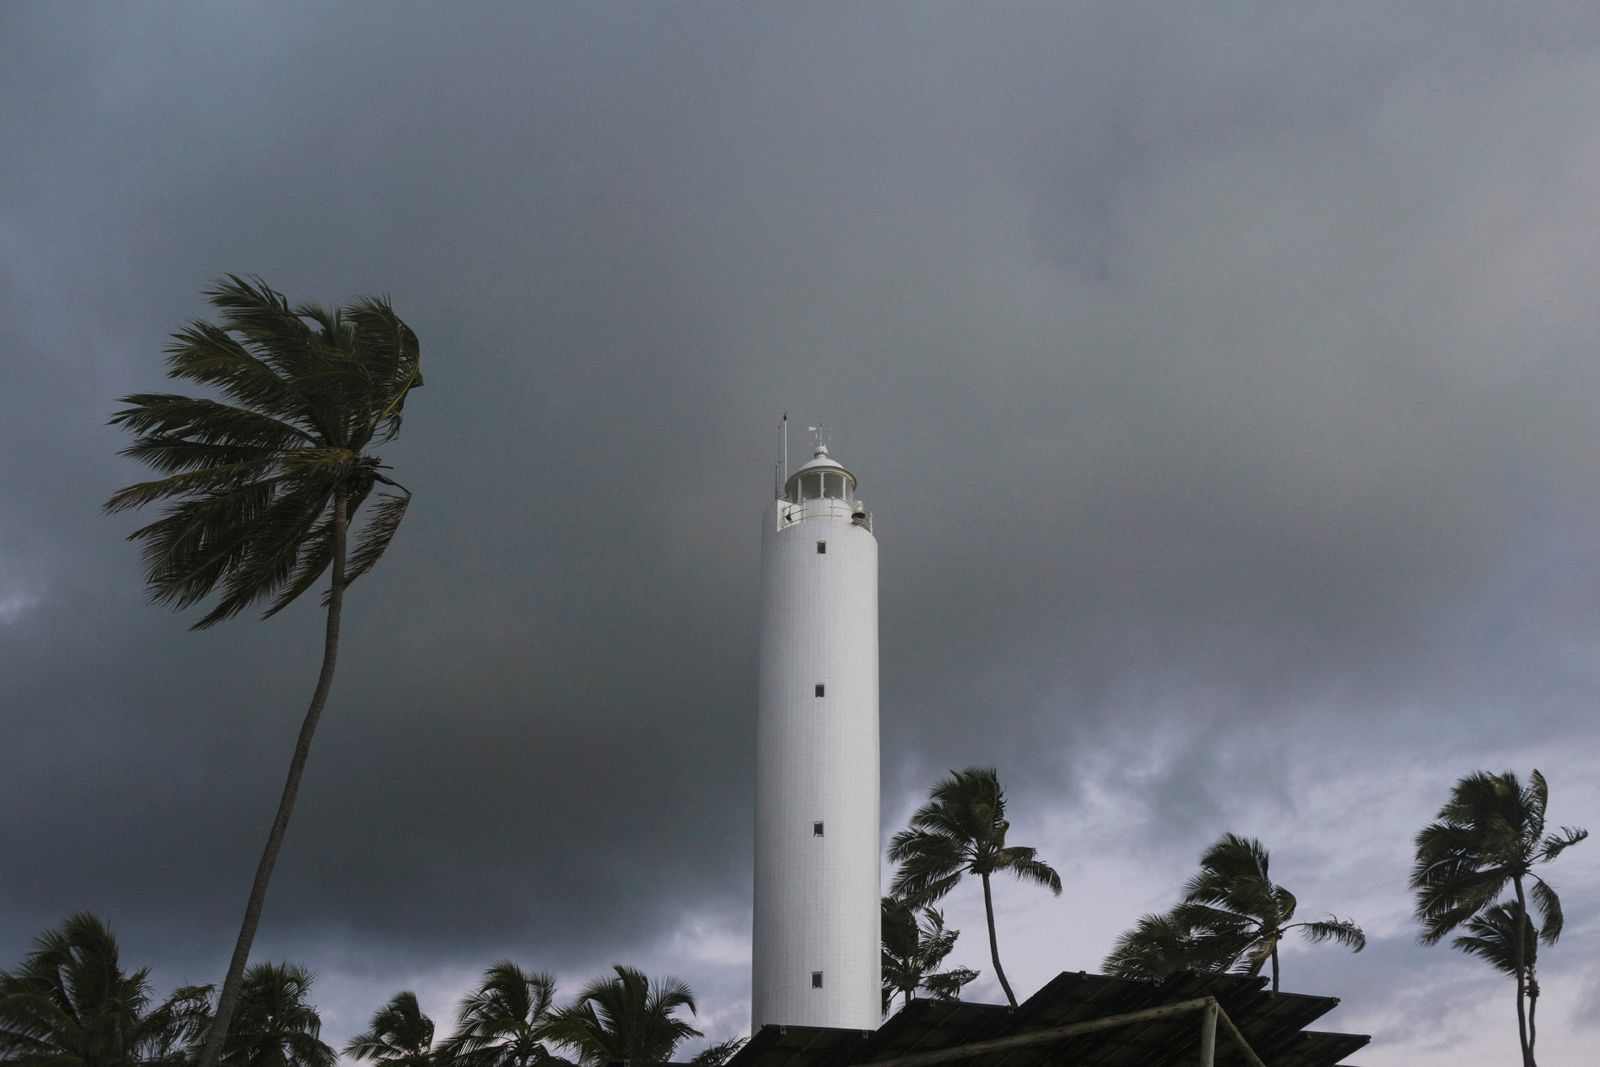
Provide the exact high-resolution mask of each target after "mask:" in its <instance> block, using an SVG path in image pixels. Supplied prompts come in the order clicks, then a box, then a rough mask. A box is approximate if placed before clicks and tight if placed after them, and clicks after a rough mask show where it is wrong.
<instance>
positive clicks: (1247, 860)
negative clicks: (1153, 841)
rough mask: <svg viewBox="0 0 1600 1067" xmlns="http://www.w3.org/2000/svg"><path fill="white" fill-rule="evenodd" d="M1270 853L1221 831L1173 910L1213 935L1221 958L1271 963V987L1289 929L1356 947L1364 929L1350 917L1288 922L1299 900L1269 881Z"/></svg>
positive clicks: (1254, 967)
mask: <svg viewBox="0 0 1600 1067" xmlns="http://www.w3.org/2000/svg"><path fill="white" fill-rule="evenodd" d="M1270 864H1271V857H1270V856H1269V855H1268V854H1267V850H1266V849H1265V848H1264V847H1262V844H1261V842H1260V841H1257V840H1256V839H1255V838H1253V837H1240V836H1238V835H1237V834H1223V835H1222V837H1221V838H1220V839H1219V840H1218V841H1217V842H1216V844H1214V845H1212V846H1211V847H1210V848H1208V849H1206V851H1205V854H1204V855H1202V856H1201V857H1200V873H1199V874H1196V875H1195V876H1194V877H1193V878H1191V879H1189V882H1188V884H1187V885H1185V886H1184V893H1183V901H1182V903H1180V904H1179V905H1178V906H1177V908H1175V909H1174V911H1173V914H1174V915H1175V916H1176V917H1177V918H1178V919H1179V920H1180V921H1181V922H1184V923H1187V924H1189V926H1190V927H1191V929H1193V930H1195V931H1197V932H1198V933H1200V934H1201V935H1202V936H1204V937H1207V938H1213V939H1215V941H1214V946H1215V948H1216V950H1217V952H1218V955H1219V957H1220V958H1223V959H1226V960H1227V961H1228V963H1227V964H1224V966H1227V965H1229V964H1234V963H1237V964H1238V965H1239V966H1240V968H1241V969H1242V970H1243V971H1244V972H1245V973H1246V974H1250V975H1256V974H1260V973H1261V968H1262V967H1263V966H1264V965H1265V964H1266V963H1267V962H1268V961H1270V962H1271V964H1272V991H1273V992H1274V993H1276V992H1277V991H1278V946H1279V944H1280V943H1281V942H1282V941H1283V938H1284V935H1285V934H1287V933H1288V932H1289V931H1290V930H1299V931H1300V933H1301V935H1302V936H1304V937H1305V939H1306V940H1307V941H1310V942H1312V943H1313V944H1316V943H1319V942H1322V941H1337V942H1339V944H1341V945H1347V946H1349V947H1350V948H1351V950H1353V951H1355V952H1360V951H1361V950H1362V949H1363V948H1366V946H1367V935H1366V934H1364V933H1363V932H1362V931H1361V927H1359V926H1357V925H1356V924H1355V923H1354V922H1351V921H1350V920H1348V919H1340V918H1338V917H1337V916H1331V915H1330V916H1329V917H1328V918H1327V920H1325V921H1317V922H1291V921H1290V920H1291V919H1293V918H1294V913H1295V908H1296V907H1297V906H1298V901H1296V900H1295V897H1294V894H1293V893H1291V892H1289V890H1287V889H1285V888H1284V887H1283V886H1281V885H1278V884H1276V883H1274V882H1273V881H1272V878H1271V876H1270V874H1269V870H1268V868H1269V867H1270Z"/></svg>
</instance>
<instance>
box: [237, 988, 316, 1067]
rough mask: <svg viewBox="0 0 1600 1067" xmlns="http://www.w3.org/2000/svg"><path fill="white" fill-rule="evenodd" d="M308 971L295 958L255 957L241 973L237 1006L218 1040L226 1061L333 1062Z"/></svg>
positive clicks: (265, 1065)
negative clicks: (263, 959) (284, 960)
mask: <svg viewBox="0 0 1600 1067" xmlns="http://www.w3.org/2000/svg"><path fill="white" fill-rule="evenodd" d="M312 977H313V976H312V974H311V972H310V971H308V970H306V969H305V968H304V967H301V966H299V965H297V964H293V963H257V964H255V965H254V966H252V967H251V968H250V969H249V970H248V971H246V972H245V975H244V985H243V986H241V987H240V990H239V1008H238V1010H237V1011H236V1012H234V1017H233V1025H232V1026H231V1027H230V1028H229V1030H228V1038H227V1040H226V1041H225V1042H224V1043H223V1046H222V1063H223V1064H224V1067H333V1064H334V1061H335V1060H336V1059H337V1058H338V1057H337V1056H336V1055H335V1054H334V1051H333V1049H331V1048H329V1047H328V1046H327V1045H325V1044H323V1043H322V1040H321V1034H322V1016H321V1015H320V1014H318V1012H317V1009H316V1006H315V1005H314V1004H312V1003H311V1001H310V999H309V997H310V994H311V981H312Z"/></svg>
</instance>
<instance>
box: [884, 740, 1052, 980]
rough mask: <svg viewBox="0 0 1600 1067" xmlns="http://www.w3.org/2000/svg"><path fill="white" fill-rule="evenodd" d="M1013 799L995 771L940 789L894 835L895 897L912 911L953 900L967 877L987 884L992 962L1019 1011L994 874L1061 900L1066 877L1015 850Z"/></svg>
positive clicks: (983, 770)
mask: <svg viewBox="0 0 1600 1067" xmlns="http://www.w3.org/2000/svg"><path fill="white" fill-rule="evenodd" d="M1010 828H1011V824H1010V823H1009V822H1008V821H1007V820H1006V796H1005V791H1004V790H1002V789H1001V788H1000V776H999V774H998V773H996V771H995V770H994V768H992V767H973V768H969V769H967V770H964V771H954V772H952V773H951V775H950V777H948V778H945V779H943V780H941V781H940V782H939V783H938V784H937V785H935V786H934V787H933V792H932V794H931V795H930V797H929V799H928V803H926V804H924V805H923V806H922V807H920V808H918V809H917V810H916V812H914V813H913V814H912V816H911V825H910V826H908V827H907V828H906V829H904V830H901V831H900V832H899V833H897V834H895V835H894V838H893V839H892V840H891V841H890V843H889V858H890V859H892V860H894V861H895V863H897V864H898V865H899V866H898V868H897V869H896V870H895V874H894V880H893V882H891V883H890V892H891V893H892V894H893V895H894V896H896V897H899V898H900V899H902V900H905V901H907V902H909V903H912V904H919V905H928V904H932V903H934V902H935V901H937V900H939V899H941V898H942V897H944V896H945V895H946V894H948V893H949V892H950V891H951V890H952V889H954V888H955V887H956V885H957V884H958V883H959V882H960V881H961V878H962V876H963V875H966V874H975V875H977V876H978V878H979V880H980V881H981V882H982V883H983V904H984V912H985V915H986V917H987V919H988V923H989V958H990V959H991V960H992V961H993V963H994V973H995V977H996V978H997V979H999V981H1000V988H1001V989H1002V990H1004V992H1005V995H1006V1000H1008V1001H1009V1002H1010V1003H1011V1006H1012V1007H1016V1006H1017V998H1016V994H1014V993H1013V992H1012V991H1011V983H1010V982H1008V981H1007V980H1006V972H1005V969H1004V968H1003V967H1001V966H1000V947H999V944H998V940H997V938H996V936H995V927H994V900H993V895H992V891H991V889H990V886H989V878H990V875H992V874H996V873H999V872H1005V873H1008V874H1011V875H1013V876H1015V877H1016V878H1019V879H1021V880H1022V881H1025V882H1033V883H1035V884H1038V885H1042V886H1044V887H1045V888H1047V889H1049V890H1050V891H1051V892H1052V893H1054V894H1055V895H1056V896H1060V895H1061V876H1060V875H1058V874H1056V872H1055V870H1054V869H1053V868H1052V867H1051V866H1050V865H1049V864H1048V863H1045V862H1044V861H1043V860H1041V859H1039V858H1038V853H1037V850H1036V849H1033V848H1029V847H1027V846H1025V845H1008V844H1007V843H1006V832H1007V831H1008V830H1009V829H1010Z"/></svg>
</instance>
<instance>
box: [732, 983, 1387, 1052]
mask: <svg viewBox="0 0 1600 1067" xmlns="http://www.w3.org/2000/svg"><path fill="white" fill-rule="evenodd" d="M1265 986H1266V979H1265V978H1250V977H1246V976H1243V975H1233V974H1204V975H1200V974H1191V973H1182V974H1177V975H1173V976H1172V977H1171V978H1168V979H1166V980H1164V981H1160V982H1156V981H1149V980H1145V979H1134V978H1112V977H1108V976H1106V975H1098V974H1085V973H1083V972H1077V973H1069V972H1063V973H1062V974H1060V975H1057V976H1056V978H1055V979H1054V980H1053V981H1051V982H1050V983H1049V984H1048V985H1046V986H1045V987H1044V988H1043V989H1041V990H1039V991H1038V992H1037V993H1035V994H1034V995H1033V996H1031V997H1029V998H1028V999H1027V1000H1026V1001H1024V1002H1023V1003H1022V1004H1020V1005H1019V1006H1018V1007H1017V1009H1016V1011H1014V1012H1013V1011H1011V1010H1010V1009H1008V1008H1007V1007H1005V1006H1004V1005H1001V1004H974V1003H968V1002H965V1001H938V1000H913V1001H912V1002H911V1003H910V1004H909V1005H908V1006H906V1007H905V1008H904V1009H902V1010H901V1011H900V1012H898V1013H897V1014H895V1015H894V1016H893V1017H891V1018H890V1019H889V1020H888V1021H887V1022H885V1023H884V1024H883V1025H882V1026H881V1027H879V1028H878V1029H877V1030H876V1031H872V1030H834V1029H828V1028H823V1027H812V1026H763V1027H762V1028H761V1030H760V1031H759V1032H758V1033H756V1034H755V1035H754V1036H753V1037H752V1038H751V1039H750V1043H749V1044H747V1045H745V1047H744V1048H742V1049H740V1050H739V1053H738V1055H736V1056H734V1057H733V1058H732V1059H731V1060H729V1061H728V1067H851V1065H854V1064H868V1063H876V1062H884V1061H898V1060H900V1059H902V1058H903V1057H910V1056H918V1057H921V1056H923V1055H924V1054H930V1053H938V1052H940V1051H942V1050H954V1049H956V1048H957V1047H958V1046H964V1045H971V1044H974V1043H978V1042H984V1043H988V1042H992V1041H997V1040H998V1041H1001V1042H1004V1043H1006V1044H1008V1045H1010V1047H1007V1048H1001V1049H993V1048H991V1049H989V1050H984V1049H974V1050H973V1051H972V1052H971V1053H969V1054H966V1055H962V1054H959V1053H955V1054H952V1055H949V1057H948V1058H947V1059H946V1058H945V1057H940V1058H941V1059H944V1061H945V1062H947V1063H950V1064H966V1065H968V1067H1034V1065H1045V1064H1071V1065H1073V1067H1135V1065H1138V1067H1158V1065H1163V1064H1173V1065H1178V1064H1191V1063H1195V1062H1198V1058H1199V1047H1200V1015H1199V1012H1198V1010H1197V1009H1195V1010H1189V1009H1191V1008H1194V1006H1195V1002H1196V1001H1198V1000H1200V999H1201V998H1205V997H1213V998H1215V999H1216V1001H1217V1003H1218V1004H1219V1005H1220V1007H1221V1009H1222V1012H1223V1013H1224V1015H1225V1016H1226V1018H1227V1019H1230V1020H1232V1022H1233V1025H1234V1026H1236V1027H1237V1028H1238V1030H1239V1031H1240V1033H1241V1034H1243V1036H1244V1038H1245V1040H1246V1041H1247V1042H1248V1043H1249V1044H1250V1047H1251V1049H1252V1050H1253V1051H1254V1052H1255V1054H1256V1055H1257V1056H1259V1057H1260V1058H1261V1059H1262V1060H1263V1061H1264V1062H1265V1063H1266V1064H1267V1065H1268V1067H1334V1065H1335V1064H1338V1063H1340V1062H1341V1061H1342V1060H1343V1059H1344V1057H1346V1056H1348V1055H1350V1054H1351V1053H1353V1052H1355V1051H1357V1050H1358V1049H1360V1048H1362V1047H1363V1046H1365V1045H1366V1044H1367V1042H1368V1041H1369V1040H1371V1039H1370V1038H1369V1037H1367V1036H1366V1035H1363V1034H1333V1033H1319V1032H1316V1031H1312V1030H1307V1029H1305V1027H1306V1026H1307V1025H1308V1024H1310V1023H1312V1022H1314V1021H1315V1020H1316V1019H1318V1018H1320V1017H1321V1016H1323V1015H1326V1014H1327V1013H1328V1012H1330V1011H1332V1010H1333V1008H1334V1007H1335V1006H1336V1005H1337V1004H1338V1003H1339V1000H1338V998H1337V997H1316V996H1306V995H1303V994H1299V993H1276V994H1274V993H1271V992H1269V991H1267V989H1266V988H1265ZM1169 1007H1170V1008H1172V1009H1173V1013H1170V1014H1163V1013H1157V1016H1158V1017H1155V1018H1150V1017H1141V1018H1137V1019H1135V1020H1130V1021H1128V1022H1127V1024H1126V1025H1123V1024H1121V1023H1114V1021H1113V1020H1111V1019H1110V1017H1112V1016H1122V1015H1127V1014H1130V1013H1136V1012H1137V1013H1147V1012H1149V1010H1150V1009H1161V1008H1169ZM1094 1020H1107V1022H1108V1025H1107V1026H1105V1027H1104V1028H1102V1029H1098V1030H1094V1031H1093V1032H1083V1028H1081V1027H1080V1026H1078V1025H1077V1024H1083V1023H1089V1022H1092V1021H1094ZM1113 1023H1114V1024H1113ZM1058 1028H1070V1029H1072V1030H1075V1031H1077V1032H1075V1033H1071V1034H1066V1035H1060V1034H1052V1033H1048V1032H1050V1031H1054V1030H1057V1029H1058ZM1224 1030H1225V1027H1224V1026H1219V1027H1218V1029H1217V1042H1216V1063H1217V1065H1218V1067H1233V1065H1244V1064H1247V1063H1248V1062H1249V1061H1248V1060H1246V1058H1245V1057H1244V1056H1243V1055H1242V1054H1241V1053H1240V1052H1239V1051H1238V1049H1237V1048H1236V1047H1235V1046H1234V1045H1233V1043H1232V1042H1231V1041H1229V1040H1228V1039H1227V1038H1226V1037H1225V1036H1224ZM1006 1039H1013V1040H1010V1041H1007V1040H1006Z"/></svg>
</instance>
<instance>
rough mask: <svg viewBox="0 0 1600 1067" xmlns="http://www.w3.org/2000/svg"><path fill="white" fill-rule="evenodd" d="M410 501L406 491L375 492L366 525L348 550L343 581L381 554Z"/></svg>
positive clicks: (359, 573)
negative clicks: (375, 495)
mask: <svg viewBox="0 0 1600 1067" xmlns="http://www.w3.org/2000/svg"><path fill="white" fill-rule="evenodd" d="M410 503H411V494H410V493H405V494H403V495H402V494H399V493H379V494H378V503H376V504H374V505H373V507H372V511H371V513H370V514H369V515H368V516H367V525H366V528H365V529H364V530H363V531H362V533H361V536H360V537H359V538H358V539H357V540H356V545H355V550H354V551H353V552H351V553H350V564H349V568H348V569H347V570H346V571H345V575H344V580H345V582H346V584H348V583H350V582H353V581H355V580H356V579H357V578H359V577H361V576H362V575H363V574H366V573H367V572H368V571H370V570H371V569H372V567H373V564H375V563H377V562H378V560H379V559H381V558H382V557H383V553H384V551H385V550H386V549H388V547H389V542H390V541H391V540H393V539H394V535H395V531H397V530H399V529H400V523H401V522H402V521H403V520H404V519H405V517H406V507H407V505H409V504H410Z"/></svg>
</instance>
